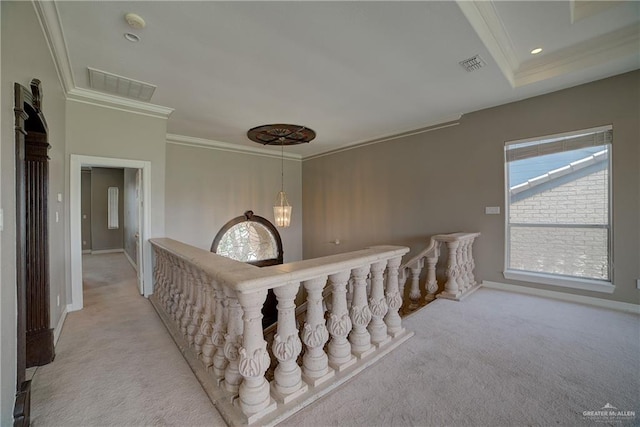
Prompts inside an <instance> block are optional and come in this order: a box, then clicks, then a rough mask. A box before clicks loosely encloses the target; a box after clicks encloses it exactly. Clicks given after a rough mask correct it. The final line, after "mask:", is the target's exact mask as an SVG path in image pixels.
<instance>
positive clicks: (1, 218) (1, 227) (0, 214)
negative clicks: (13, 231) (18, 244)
mask: <svg viewBox="0 0 640 427" xmlns="http://www.w3.org/2000/svg"><path fill="white" fill-rule="evenodd" d="M2 230H4V211H3V210H2V209H0V231H2Z"/></svg>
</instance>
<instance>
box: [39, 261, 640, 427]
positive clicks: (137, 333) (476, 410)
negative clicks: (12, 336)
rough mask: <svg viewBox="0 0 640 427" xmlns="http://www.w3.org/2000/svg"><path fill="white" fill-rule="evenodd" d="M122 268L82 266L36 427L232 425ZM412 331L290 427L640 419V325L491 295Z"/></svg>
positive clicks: (432, 313)
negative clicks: (79, 292) (78, 305)
mask: <svg viewBox="0 0 640 427" xmlns="http://www.w3.org/2000/svg"><path fill="white" fill-rule="evenodd" d="M98 257H109V259H110V261H109V264H108V265H109V267H107V268H104V269H102V270H100V271H98V269H97V268H93V267H91V265H90V264H89V263H93V261H94V260H97V259H98ZM119 257H121V254H115V255H100V256H96V255H93V256H91V257H89V258H88V259H85V261H86V262H87V264H85V271H86V272H88V274H87V276H86V277H85V280H86V282H85V307H86V308H85V309H84V310H83V311H81V312H76V313H71V314H70V315H69V316H68V318H67V322H66V324H65V327H64V330H63V332H62V335H61V338H60V342H59V343H58V347H57V348H56V352H57V356H56V360H55V361H54V362H53V363H52V364H50V365H47V366H45V367H41V368H39V369H38V371H37V372H36V375H35V377H34V385H33V387H34V388H33V425H35V426H62V425H64V426H74V425H82V426H102V425H122V426H138V425H145V426H146V425H149V426H150V425H154V426H156V425H175V426H204V425H209V426H221V425H224V422H223V420H222V419H221V418H220V416H219V415H218V413H217V412H216V410H215V409H214V408H213V407H212V406H211V404H210V402H209V401H208V399H207V397H206V395H205V394H204V392H203V391H202V389H201V388H200V386H199V384H198V383H197V381H196V379H195V377H194V376H193V374H192V373H191V371H190V370H189V368H188V366H187V365H186V363H185V362H184V360H183V359H182V356H181V355H180V353H179V352H178V350H177V349H176V347H175V345H174V344H173V342H172V341H171V338H170V337H169V335H168V334H167V333H166V332H165V330H164V327H163V326H162V324H161V323H160V321H159V320H158V317H157V315H156V314H155V312H154V311H153V309H152V307H151V305H150V304H149V302H148V301H147V300H145V299H144V298H142V297H140V296H139V295H137V292H136V288H135V278H131V277H130V275H132V274H133V273H132V269H131V268H130V266H128V265H127V264H126V260H124V257H122V258H121V259H120V258H119ZM87 267H88V268H87ZM127 267H128V270H127ZM122 276H126V278H124V279H123V278H122ZM404 322H405V326H406V327H407V328H409V329H411V330H413V331H415V332H416V335H415V336H414V337H413V338H411V339H410V340H409V341H408V342H407V343H406V344H405V345H403V346H401V347H400V348H398V349H396V350H395V351H393V352H392V353H391V354H390V355H388V356H387V357H385V358H384V359H382V360H381V361H380V362H378V363H377V364H376V365H374V366H373V367H371V368H369V369H368V370H367V371H365V372H363V373H362V374H361V375H360V376H358V377H356V378H354V379H352V380H351V381H350V382H349V383H347V384H345V385H344V386H342V387H340V388H339V389H338V390H336V391H334V392H333V393H331V394H329V395H328V396H326V397H324V398H322V399H321V400H319V401H318V402H316V403H315V404H314V405H312V406H310V407H308V408H306V409H304V410H302V411H301V412H299V413H297V414H295V415H294V416H293V417H291V418H289V419H288V420H285V421H284V422H283V423H281V425H283V426H300V425H302V426H492V427H493V426H539V425H540V426H541V425H561V426H580V425H603V424H595V423H594V421H593V420H591V419H588V418H585V417H583V412H584V411H595V410H599V409H600V408H602V407H603V406H605V404H607V403H610V404H612V405H613V406H615V407H617V408H618V409H619V410H621V411H635V412H636V413H637V414H638V415H640V317H639V316H637V315H633V314H626V313H620V312H616V311H612V310H607V309H601V308H595V307H589V306H584V305H579V304H571V303H567V302H561V301H555V300H549V299H544V298H539V297H533V296H527V295H522V294H513V293H508V292H501V291H496V290H489V289H480V290H479V291H477V292H476V293H475V294H473V295H471V296H469V297H468V298H467V299H465V300H464V301H462V302H453V301H446V300H437V301H435V302H433V303H432V304H430V305H429V306H428V307H426V308H424V309H422V310H420V311H419V312H417V313H414V314H413V315H412V316H410V317H409V318H407V319H405V320H404ZM625 424H634V425H635V424H640V418H638V417H636V419H635V420H627V421H626V423H625ZM605 425H606V424H605ZM615 425H619V424H615Z"/></svg>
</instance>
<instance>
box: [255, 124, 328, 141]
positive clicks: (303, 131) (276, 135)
mask: <svg viewBox="0 0 640 427" xmlns="http://www.w3.org/2000/svg"><path fill="white" fill-rule="evenodd" d="M247 137H248V138H249V139H250V140H252V141H254V142H257V143H258V144H262V145H297V144H303V143H305V142H311V141H312V140H313V139H314V138H315V137H316V133H315V132H314V131H313V130H311V129H309V128H307V127H305V126H300V125H287V124H280V123H279V124H273V125H262V126H258V127H255V128H253V129H249V131H248V132H247Z"/></svg>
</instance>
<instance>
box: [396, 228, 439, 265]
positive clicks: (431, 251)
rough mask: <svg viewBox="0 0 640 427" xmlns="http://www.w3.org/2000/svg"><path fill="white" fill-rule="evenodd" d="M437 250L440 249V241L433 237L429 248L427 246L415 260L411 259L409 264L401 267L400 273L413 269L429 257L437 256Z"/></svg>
mask: <svg viewBox="0 0 640 427" xmlns="http://www.w3.org/2000/svg"><path fill="white" fill-rule="evenodd" d="M437 249H438V241H437V240H435V239H434V238H433V237H431V240H429V246H427V247H426V248H425V249H423V250H422V251H421V252H420V253H418V255H416V256H414V257H413V258H411V259H409V260H408V261H407V262H405V263H403V264H402V265H400V271H401V272H402V271H404V270H405V269H407V268H411V267H412V266H413V265H414V264H416V263H417V262H418V261H420V260H421V259H422V258H427V257H429V256H436V255H437V253H436V252H437Z"/></svg>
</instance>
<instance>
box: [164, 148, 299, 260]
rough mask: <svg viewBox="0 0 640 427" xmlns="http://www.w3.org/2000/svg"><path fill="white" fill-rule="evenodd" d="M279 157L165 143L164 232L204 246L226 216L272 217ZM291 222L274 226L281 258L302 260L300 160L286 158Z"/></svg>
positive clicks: (211, 238)
mask: <svg viewBox="0 0 640 427" xmlns="http://www.w3.org/2000/svg"><path fill="white" fill-rule="evenodd" d="M280 164H281V160H280V159H278V158H273V157H264V156H258V155H253V154H240V153H233V152H228V151H222V150H216V149H209V148H200V147H191V146H184V145H177V144H172V143H167V170H166V172H167V182H166V189H167V193H166V196H167V197H166V201H167V202H166V231H167V233H166V234H167V237H170V238H172V239H176V240H180V241H182V242H185V243H188V244H190V245H193V246H197V247H200V248H203V249H206V250H209V249H210V248H211V243H212V242H213V238H214V237H215V235H216V233H218V231H219V230H220V228H221V227H222V226H223V225H224V224H225V223H226V222H227V221H229V220H230V219H232V218H234V217H236V216H239V215H242V214H243V213H244V212H245V211H247V210H253V212H254V213H255V214H256V215H260V216H263V217H265V218H267V219H268V220H269V221H271V222H273V203H274V201H275V198H276V195H277V193H278V191H280ZM284 168H285V169H284V177H285V178H284V182H285V188H284V189H285V192H286V193H287V197H288V198H289V203H290V204H291V205H292V206H293V212H292V219H291V226H290V227H289V228H278V230H279V232H280V235H281V237H282V244H283V248H284V260H285V262H290V261H296V260H300V259H302V197H301V196H302V182H301V173H302V171H301V163H300V162H299V161H295V160H285V162H284Z"/></svg>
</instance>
